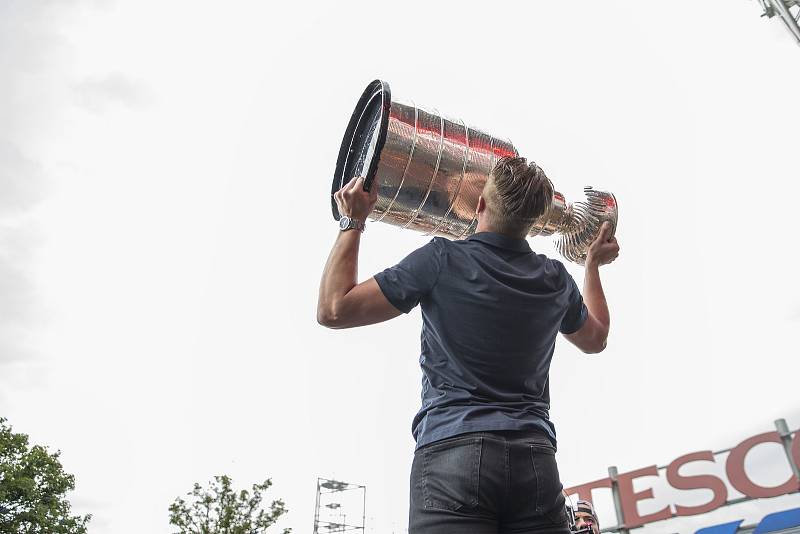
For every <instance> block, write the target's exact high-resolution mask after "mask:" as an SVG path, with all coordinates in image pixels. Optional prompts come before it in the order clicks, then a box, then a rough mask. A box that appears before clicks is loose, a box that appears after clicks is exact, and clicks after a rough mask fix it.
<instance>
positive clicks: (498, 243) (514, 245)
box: [467, 232, 531, 252]
mask: <svg viewBox="0 0 800 534" xmlns="http://www.w3.org/2000/svg"><path fill="white" fill-rule="evenodd" d="M467 241H480V242H481V243H486V244H487V245H492V246H493V247H498V248H505V249H508V250H515V251H517V252H531V246H530V245H529V244H528V240H527V239H522V238H519V237H510V236H507V235H504V234H498V233H496V232H478V233H477V234H472V235H471V236H469V237H468V238H467Z"/></svg>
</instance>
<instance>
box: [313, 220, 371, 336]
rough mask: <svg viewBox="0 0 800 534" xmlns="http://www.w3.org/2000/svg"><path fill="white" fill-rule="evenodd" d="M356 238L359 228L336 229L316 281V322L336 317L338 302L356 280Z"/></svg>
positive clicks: (359, 236) (357, 239)
mask: <svg viewBox="0 0 800 534" xmlns="http://www.w3.org/2000/svg"><path fill="white" fill-rule="evenodd" d="M360 242H361V232H359V231H358V230H347V231H345V232H339V235H338V236H337V237H336V242H335V243H334V244H333V249H332V250H331V253H330V255H329V256H328V261H327V263H326V264H325V270H323V272H322V280H321V282H320V285H319V300H318V301H317V321H319V322H320V323H325V322H331V321H335V320H336V316H337V314H338V305H339V303H340V302H341V300H342V299H343V298H344V296H345V295H347V293H348V292H349V291H350V290H351V289H353V288H354V287H355V286H356V284H357V283H358V247H359V244H360Z"/></svg>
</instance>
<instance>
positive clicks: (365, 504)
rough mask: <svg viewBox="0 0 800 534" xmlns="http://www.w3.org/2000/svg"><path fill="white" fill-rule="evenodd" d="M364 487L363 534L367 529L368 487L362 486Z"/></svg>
mask: <svg viewBox="0 0 800 534" xmlns="http://www.w3.org/2000/svg"><path fill="white" fill-rule="evenodd" d="M362 488H364V504H363V508H361V532H362V534H363V533H365V532H366V531H367V487H366V486H362Z"/></svg>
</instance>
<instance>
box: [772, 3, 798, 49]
mask: <svg viewBox="0 0 800 534" xmlns="http://www.w3.org/2000/svg"><path fill="white" fill-rule="evenodd" d="M769 3H770V4H771V5H772V7H773V8H774V9H775V11H776V12H777V13H778V15H779V16H780V17H781V20H782V21H783V24H784V25H785V26H786V29H788V30H789V31H790V32H791V33H792V35H794V38H795V39H796V40H797V43H798V44H800V26H798V25H797V20H795V18H794V15H792V12H791V11H790V10H789V6H791V5H793V4H794V2H793V1H792V2H784V0H769Z"/></svg>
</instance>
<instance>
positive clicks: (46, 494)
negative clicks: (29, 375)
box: [0, 418, 91, 534]
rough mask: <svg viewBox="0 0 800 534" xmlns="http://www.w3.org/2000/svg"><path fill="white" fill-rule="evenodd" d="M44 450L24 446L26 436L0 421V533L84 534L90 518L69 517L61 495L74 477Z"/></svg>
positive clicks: (67, 504) (69, 487)
mask: <svg viewBox="0 0 800 534" xmlns="http://www.w3.org/2000/svg"><path fill="white" fill-rule="evenodd" d="M60 454H61V453H60V451H58V452H55V453H50V452H48V450H47V449H46V448H45V447H41V446H39V445H34V446H33V447H29V446H28V436H27V435H25V434H15V433H14V432H12V431H11V426H10V425H8V423H7V422H6V420H5V419H4V418H0V532H2V533H4V534H6V533H8V534H85V533H86V523H87V522H88V521H89V519H91V516H90V515H86V516H83V517H80V516H73V515H71V514H70V504H69V501H67V499H66V497H65V495H66V493H67V492H68V491H71V490H73V489H75V477H74V476H72V475H70V474H67V473H65V472H64V470H63V468H62V467H61V462H59V460H58V457H59V455H60Z"/></svg>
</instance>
